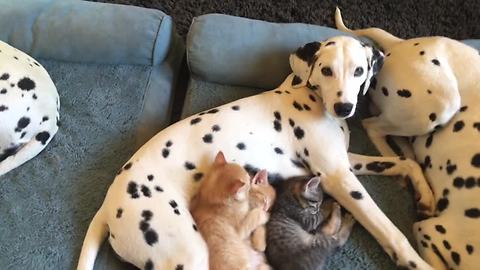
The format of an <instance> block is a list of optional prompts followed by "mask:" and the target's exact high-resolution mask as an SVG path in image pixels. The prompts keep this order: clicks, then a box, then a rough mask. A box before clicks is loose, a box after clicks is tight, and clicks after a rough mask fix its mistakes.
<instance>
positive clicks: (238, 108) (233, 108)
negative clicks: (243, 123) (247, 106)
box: [232, 105, 240, 111]
mask: <svg viewBox="0 0 480 270" xmlns="http://www.w3.org/2000/svg"><path fill="white" fill-rule="evenodd" d="M232 110H234V111H238V110H240V106H238V105H234V106H232Z"/></svg>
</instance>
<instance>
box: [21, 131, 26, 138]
mask: <svg viewBox="0 0 480 270" xmlns="http://www.w3.org/2000/svg"><path fill="white" fill-rule="evenodd" d="M25 135H27V132H25V131H24V132H22V135H20V139H23V137H25Z"/></svg>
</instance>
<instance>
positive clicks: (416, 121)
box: [336, 9, 480, 270]
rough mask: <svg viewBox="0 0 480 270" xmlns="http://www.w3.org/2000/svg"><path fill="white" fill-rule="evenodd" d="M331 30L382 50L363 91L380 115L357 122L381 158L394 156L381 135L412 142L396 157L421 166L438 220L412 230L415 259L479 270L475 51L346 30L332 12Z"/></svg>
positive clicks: (479, 90)
mask: <svg viewBox="0 0 480 270" xmlns="http://www.w3.org/2000/svg"><path fill="white" fill-rule="evenodd" d="M336 23H337V27H338V28H339V29H341V30H343V31H346V32H353V33H354V34H356V35H362V36H366V37H369V38H371V39H372V40H374V41H375V42H377V43H378V44H379V45H380V46H381V47H383V49H384V50H385V53H386V59H385V64H384V66H383V68H382V70H381V71H380V73H379V74H378V76H377V87H376V89H375V90H372V91H371V92H370V95H371V97H372V100H373V102H374V104H375V105H376V107H378V110H379V114H378V115H377V116H374V117H371V118H368V119H365V120H364V122H363V123H364V126H365V128H366V130H367V132H368V135H369V137H370V138H371V140H372V142H373V143H374V144H375V145H376V146H377V148H378V150H379V151H380V152H381V153H382V154H383V155H384V156H393V155H395V153H394V151H393V149H391V148H390V147H389V145H388V144H387V142H386V140H385V137H386V136H387V135H394V136H406V137H411V140H410V145H409V144H408V143H407V142H406V141H405V140H404V141H402V140H398V141H399V142H401V143H402V144H400V146H401V150H403V152H404V153H405V154H407V155H409V156H415V157H416V159H417V160H418V162H420V163H422V164H423V169H424V172H425V175H426V177H427V179H428V180H429V182H430V185H431V186H432V189H433V192H434V195H435V200H436V207H437V213H436V215H435V217H431V218H429V219H426V220H423V221H419V222H417V223H415V225H414V233H415V234H416V238H417V241H418V246H419V248H420V254H421V255H422V257H423V258H425V260H426V261H427V262H429V263H430V264H431V265H432V266H433V267H434V268H435V269H438V270H442V269H464V270H471V269H479V266H480V143H479V139H480V106H479V104H480V55H479V52H478V51H477V50H475V49H473V48H472V47H469V46H467V45H465V44H463V43H461V42H458V41H455V40H452V39H449V38H445V37H422V38H414V39H409V40H403V39H400V38H397V37H395V36H393V35H391V34H390V33H387V32H385V31H383V30H381V29H378V28H369V29H360V30H355V31H351V30H349V29H347V28H346V27H345V25H344V24H343V22H342V18H341V14H340V11H339V10H338V9H337V12H336ZM397 139H398V138H397ZM412 150H413V151H412Z"/></svg>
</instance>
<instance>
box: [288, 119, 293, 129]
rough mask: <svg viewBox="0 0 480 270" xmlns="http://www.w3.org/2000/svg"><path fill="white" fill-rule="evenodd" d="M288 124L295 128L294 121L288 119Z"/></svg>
mask: <svg viewBox="0 0 480 270" xmlns="http://www.w3.org/2000/svg"><path fill="white" fill-rule="evenodd" d="M288 123H289V124H290V126H291V127H294V126H295V121H293V120H292V119H288Z"/></svg>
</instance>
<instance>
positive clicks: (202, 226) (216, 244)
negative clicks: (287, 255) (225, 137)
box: [191, 152, 268, 270]
mask: <svg viewBox="0 0 480 270" xmlns="http://www.w3.org/2000/svg"><path fill="white" fill-rule="evenodd" d="M259 175H260V173H258V174H257V175H256V176H255V177H254V179H253V180H252V181H253V182H256V179H257V178H258V177H259ZM249 191H250V176H249V175H248V173H247V171H245V169H243V168H242V167H241V166H239V165H237V164H233V163H227V162H226V160H225V156H224V155H223V153H222V152H219V153H218V154H217V156H216V157H215V162H214V163H213V165H212V168H211V170H210V172H209V173H208V175H207V176H206V177H205V179H204V180H203V182H202V184H201V186H200V188H199V191H198V193H197V195H195V197H194V199H193V200H192V207H191V208H192V209H191V212H192V216H193V218H194V219H195V222H196V223H197V226H198V228H199V230H200V233H201V234H202V236H203V238H204V239H205V241H206V243H207V246H208V252H209V265H210V270H223V269H231V270H235V269H238V270H250V269H251V270H256V269H265V268H267V267H268V266H267V267H265V264H264V263H263V262H262V256H261V254H259V253H258V252H256V251H255V250H253V249H252V247H250V245H249V244H248V243H246V241H245V239H247V238H248V237H250V235H251V234H252V232H253V231H254V230H255V229H256V228H257V227H259V226H261V225H264V224H265V223H266V222H267V220H268V214H267V212H266V211H265V210H263V208H262V207H257V208H255V209H252V210H250V207H249Z"/></svg>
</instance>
